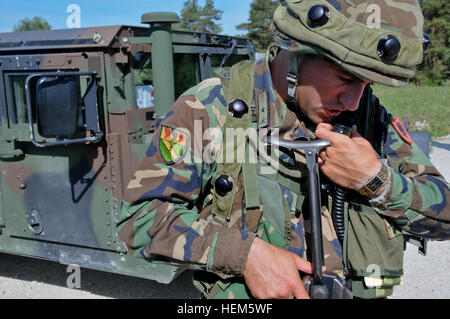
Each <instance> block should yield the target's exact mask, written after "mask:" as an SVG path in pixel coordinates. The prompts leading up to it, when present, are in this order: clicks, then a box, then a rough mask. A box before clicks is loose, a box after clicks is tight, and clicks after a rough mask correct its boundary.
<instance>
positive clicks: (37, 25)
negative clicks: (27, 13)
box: [13, 17, 52, 32]
mask: <svg viewBox="0 0 450 319" xmlns="http://www.w3.org/2000/svg"><path fill="white" fill-rule="evenodd" d="M51 28H52V26H51V25H50V24H48V22H47V21H46V20H45V19H44V18H42V17H34V18H33V19H30V18H24V19H22V20H20V21H19V22H18V23H17V24H15V25H14V28H13V31H14V32H18V31H35V30H50V29H51Z"/></svg>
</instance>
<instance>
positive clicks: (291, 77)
mask: <svg viewBox="0 0 450 319" xmlns="http://www.w3.org/2000/svg"><path fill="white" fill-rule="evenodd" d="M302 59H303V56H302V55H299V54H298V53H294V52H289V71H288V74H287V77H286V80H287V82H288V89H287V100H288V102H289V103H292V104H293V105H294V106H296V107H298V106H299V103H298V94H297V85H298V81H299V72H298V66H299V63H301V60H302Z"/></svg>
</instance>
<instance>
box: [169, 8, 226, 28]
mask: <svg viewBox="0 0 450 319" xmlns="http://www.w3.org/2000/svg"><path fill="white" fill-rule="evenodd" d="M222 13H223V11H222V10H218V9H216V8H215V7H214V0H206V2H205V5H204V6H203V7H201V6H199V5H198V3H197V0H187V1H185V2H184V5H183V9H182V10H181V22H180V23H178V24H176V25H174V29H176V30H186V31H194V32H207V33H214V34H217V33H220V32H222V27H221V26H220V24H217V23H216V22H215V21H219V20H220V19H222Z"/></svg>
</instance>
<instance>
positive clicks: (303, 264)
mask: <svg viewBox="0 0 450 319" xmlns="http://www.w3.org/2000/svg"><path fill="white" fill-rule="evenodd" d="M293 255H294V260H295V264H296V265H297V269H298V270H300V271H303V272H304V273H307V274H312V273H313V265H312V264H311V263H310V262H309V261H307V260H305V259H303V258H300V257H299V256H297V255H295V254H293Z"/></svg>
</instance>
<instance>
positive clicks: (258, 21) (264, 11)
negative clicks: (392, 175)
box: [236, 0, 282, 51]
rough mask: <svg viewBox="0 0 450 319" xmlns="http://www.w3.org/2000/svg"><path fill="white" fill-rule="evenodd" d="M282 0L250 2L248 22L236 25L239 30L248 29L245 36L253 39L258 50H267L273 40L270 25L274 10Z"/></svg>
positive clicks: (255, 0) (256, 0)
mask: <svg viewBox="0 0 450 319" xmlns="http://www.w3.org/2000/svg"><path fill="white" fill-rule="evenodd" d="M281 2H282V0H254V1H253V2H252V3H251V4H250V13H249V14H250V16H249V18H248V22H246V23H241V24H239V25H238V26H236V29H238V30H248V33H247V34H246V35H245V37H247V38H250V39H252V40H253V43H254V45H255V47H256V50H258V51H265V50H266V49H267V47H268V46H269V44H270V43H271V42H272V37H271V35H270V32H269V26H270V23H271V22H272V16H273V12H274V11H275V9H276V8H277V6H278V5H279V4H280V3H281Z"/></svg>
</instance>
